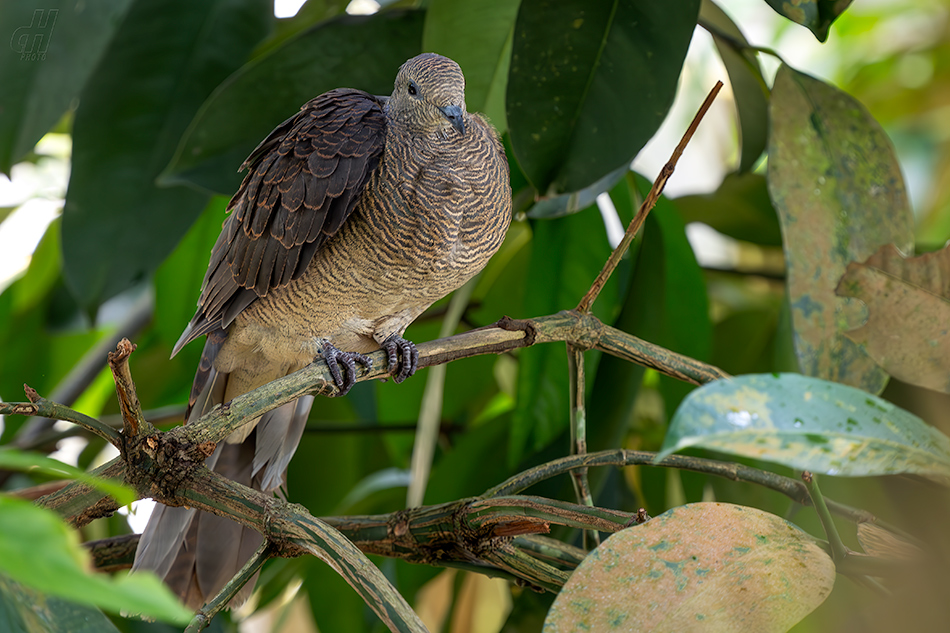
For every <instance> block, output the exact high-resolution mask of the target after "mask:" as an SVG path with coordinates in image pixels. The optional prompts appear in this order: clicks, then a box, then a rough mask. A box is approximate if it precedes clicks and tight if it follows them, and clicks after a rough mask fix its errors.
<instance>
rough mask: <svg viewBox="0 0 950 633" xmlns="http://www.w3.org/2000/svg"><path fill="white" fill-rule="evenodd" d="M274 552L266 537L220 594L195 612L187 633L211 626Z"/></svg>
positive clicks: (194, 632) (186, 630) (195, 632)
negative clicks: (215, 617)
mask: <svg viewBox="0 0 950 633" xmlns="http://www.w3.org/2000/svg"><path fill="white" fill-rule="evenodd" d="M273 554H274V550H273V548H272V547H271V545H270V542H269V541H267V540H266V539H265V540H264V542H263V543H261V546H260V547H259V548H257V551H256V552H254V555H253V556H251V558H250V560H248V561H247V562H246V563H244V566H243V567H241V569H240V571H238V573H237V574H235V575H234V577H233V578H232V579H231V580H229V581H228V582H227V584H226V585H224V587H223V588H222V589H221V591H219V592H218V595H216V596H215V597H214V598H212V599H211V600H210V601H208V602H207V603H206V604H205V605H204V606H203V607H201V609H199V610H198V613H196V614H195V617H194V618H192V620H191V622H190V623H189V624H188V628H186V629H185V633H198V631H203V630H204V629H206V628H207V627H208V626H210V625H211V620H212V619H214V616H216V615H218V613H219V612H220V611H221V609H223V608H224V607H226V606H228V603H229V602H231V600H232V599H233V598H234V596H236V595H237V593H238V592H239V591H240V590H241V588H242V587H243V586H244V585H246V584H247V583H248V581H249V580H250V579H251V578H252V577H253V576H254V574H256V573H257V572H259V571H260V570H261V567H263V566H264V563H266V562H267V561H268V559H270V558H271V557H272V556H273Z"/></svg>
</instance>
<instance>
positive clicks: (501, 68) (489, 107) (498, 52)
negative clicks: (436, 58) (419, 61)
mask: <svg viewBox="0 0 950 633" xmlns="http://www.w3.org/2000/svg"><path fill="white" fill-rule="evenodd" d="M517 12H518V3H517V2H512V1H511V0H470V1H469V2H457V1H456V0H433V1H432V2H430V3H429V7H428V9H427V10H426V18H425V29H424V30H423V34H422V49H423V50H426V51H433V52H436V53H440V54H442V55H445V56H446V57H450V58H452V59H454V60H455V61H456V62H458V65H459V66H461V67H462V72H464V73H465V103H466V105H467V106H468V110H469V111H470V112H482V113H484V114H486V115H487V116H488V119H489V120H490V121H491V122H492V123H493V124H494V126H495V128H497V130H498V132H499V133H504V131H505V130H506V129H507V123H506V121H505V87H506V84H507V82H508V65H509V62H510V61H511V35H512V29H513V28H514V24H515V16H516V14H517Z"/></svg>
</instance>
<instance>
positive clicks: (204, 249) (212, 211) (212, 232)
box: [155, 196, 228, 349]
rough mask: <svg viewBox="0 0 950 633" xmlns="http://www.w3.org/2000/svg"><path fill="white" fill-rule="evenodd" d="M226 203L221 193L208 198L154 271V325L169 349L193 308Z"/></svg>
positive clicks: (192, 313) (219, 230)
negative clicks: (179, 240) (199, 214)
mask: <svg viewBox="0 0 950 633" xmlns="http://www.w3.org/2000/svg"><path fill="white" fill-rule="evenodd" d="M227 204H228V198H226V197H224V196H215V197H213V198H211V201H210V202H209V203H208V206H207V207H206V208H205V210H204V212H202V214H201V216H200V217H199V218H198V221H197V222H195V223H194V225H193V226H192V227H191V229H189V231H188V233H186V234H185V237H184V238H182V240H181V242H179V243H178V246H177V247H176V248H175V250H174V251H172V254H171V255H169V256H168V258H167V259H166V260H165V261H164V262H162V265H161V266H159V268H158V270H157V271H155V328H156V329H157V330H158V334H159V336H161V339H162V342H164V343H165V344H166V345H167V346H168V348H169V349H171V348H172V347H174V345H175V342H176V341H178V337H179V336H181V332H182V330H184V329H185V324H187V323H188V321H190V320H191V317H192V315H194V313H195V310H196V309H197V306H198V295H199V294H200V292H201V283H202V281H203V280H204V276H205V271H206V270H207V268H208V260H209V259H210V258H211V248H212V247H213V246H214V243H215V241H216V240H217V239H218V234H220V233H221V224H222V222H224V218H225V208H226V207H227ZM196 347H197V346H196Z"/></svg>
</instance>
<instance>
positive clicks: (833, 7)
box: [765, 0, 851, 42]
mask: <svg viewBox="0 0 950 633" xmlns="http://www.w3.org/2000/svg"><path fill="white" fill-rule="evenodd" d="M765 1H766V2H768V3H769V6H771V7H772V8H773V9H775V10H776V11H777V12H778V13H780V14H781V15H784V16H785V17H786V18H788V19H789V20H791V21H792V22H795V23H797V24H801V25H802V26H804V27H807V28H808V30H809V31H811V32H812V33H814V34H815V37H816V38H817V39H818V41H819V42H824V41H825V40H826V39H828V30H829V29H830V28H831V24H832V23H833V22H834V21H835V20H837V19H838V16H839V15H841V14H842V13H844V11H845V9H847V8H848V5H850V4H851V0H791V1H790V0H765Z"/></svg>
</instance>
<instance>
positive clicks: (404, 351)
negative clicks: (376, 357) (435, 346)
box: [383, 334, 419, 383]
mask: <svg viewBox="0 0 950 633" xmlns="http://www.w3.org/2000/svg"><path fill="white" fill-rule="evenodd" d="M383 349H384V350H386V357H387V365H386V370H387V371H388V372H389V373H390V374H392V377H393V380H395V381H396V382H397V383H399V382H402V381H404V380H405V379H406V378H408V377H409V376H412V375H413V374H414V373H416V369H418V367H419V349H418V348H417V347H416V344H415V343H413V342H412V341H408V340H406V339H404V338H403V337H401V336H397V335H395V334H393V335H392V336H390V337H389V338H388V339H386V340H385V341H384V342H383ZM399 356H402V362H401V363H400V362H399Z"/></svg>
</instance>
